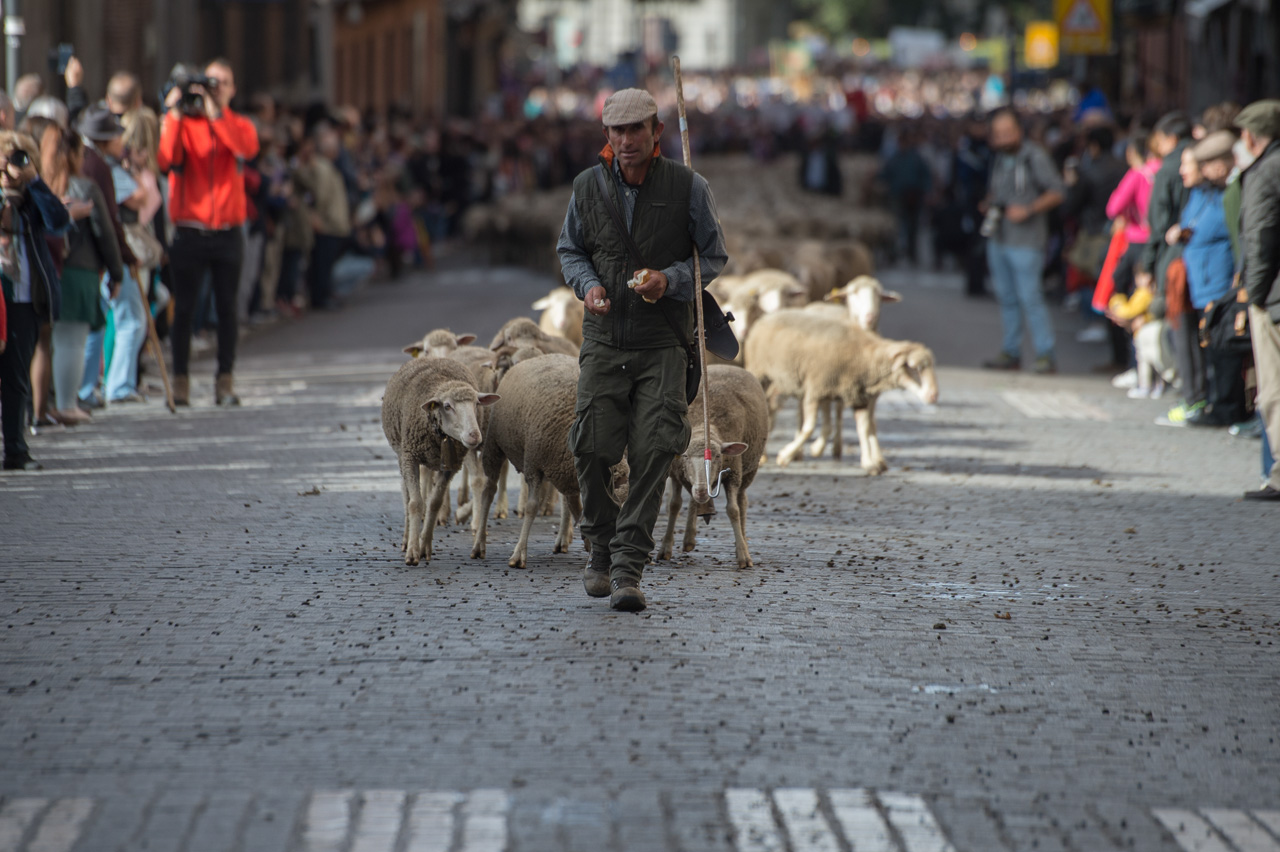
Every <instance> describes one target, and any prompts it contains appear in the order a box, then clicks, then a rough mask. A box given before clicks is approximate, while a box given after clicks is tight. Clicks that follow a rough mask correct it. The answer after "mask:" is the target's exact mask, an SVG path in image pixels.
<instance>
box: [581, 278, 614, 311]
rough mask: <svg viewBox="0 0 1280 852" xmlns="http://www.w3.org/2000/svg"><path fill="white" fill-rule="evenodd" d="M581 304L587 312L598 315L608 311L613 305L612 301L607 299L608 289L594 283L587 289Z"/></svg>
mask: <svg viewBox="0 0 1280 852" xmlns="http://www.w3.org/2000/svg"><path fill="white" fill-rule="evenodd" d="M583 304H584V306H585V307H586V309H587V313H591V314H595V315H596V316H598V317H602V316H604V315H605V314H607V313H609V309H610V308H611V307H613V303H612V302H610V301H609V293H608V291H607V290H605V289H604V287H601V286H600V285H596V286H595V287H592V288H591V289H590V290H588V291H587V298H586V299H584V300H583Z"/></svg>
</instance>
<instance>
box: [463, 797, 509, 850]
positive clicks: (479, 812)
mask: <svg viewBox="0 0 1280 852" xmlns="http://www.w3.org/2000/svg"><path fill="white" fill-rule="evenodd" d="M509 805H510V797H509V796H508V795H507V793H506V791H505V790H483V789H482V790H473V791H472V792H471V795H470V796H468V797H467V800H466V802H464V803H463V805H462V849H461V852H503V850H505V849H506V848H507V808H508V807H509Z"/></svg>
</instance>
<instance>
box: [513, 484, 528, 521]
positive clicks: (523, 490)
mask: <svg viewBox="0 0 1280 852" xmlns="http://www.w3.org/2000/svg"><path fill="white" fill-rule="evenodd" d="M528 513H529V481H528V480H526V479H524V478H521V480H520V499H519V500H518V501H517V502H516V517H517V518H523V517H524V516H525V515H527V514H528Z"/></svg>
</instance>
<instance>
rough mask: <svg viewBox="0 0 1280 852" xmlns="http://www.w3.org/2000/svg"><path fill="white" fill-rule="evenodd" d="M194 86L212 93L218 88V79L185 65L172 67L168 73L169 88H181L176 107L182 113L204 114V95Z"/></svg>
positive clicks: (191, 114) (190, 114)
mask: <svg viewBox="0 0 1280 852" xmlns="http://www.w3.org/2000/svg"><path fill="white" fill-rule="evenodd" d="M196 87H203V88H204V90H205V91H206V92H209V93H210V94H212V93H213V91H214V90H215V89H217V88H218V81H217V80H216V79H214V78H213V77H209V76H206V75H204V74H202V73H200V72H199V71H195V70H193V69H191V68H188V67H187V66H185V65H178V66H175V67H174V69H173V73H172V74H170V75H169V88H170V89H181V90H182V100H181V101H179V103H178V109H180V110H182V114H183V115H189V116H200V115H204V96H203V95H202V94H200V92H198V91H196Z"/></svg>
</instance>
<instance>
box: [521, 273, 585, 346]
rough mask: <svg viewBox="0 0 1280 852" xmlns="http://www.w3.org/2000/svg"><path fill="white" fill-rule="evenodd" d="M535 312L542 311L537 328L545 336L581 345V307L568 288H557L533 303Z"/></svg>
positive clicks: (580, 302)
mask: <svg viewBox="0 0 1280 852" xmlns="http://www.w3.org/2000/svg"><path fill="white" fill-rule="evenodd" d="M533 309H534V310H535V311H542V315H541V316H539V317H538V327H539V328H541V329H542V330H543V331H545V332H546V333H547V334H550V335H554V336H556V337H563V338H564V339H566V340H568V341H570V342H572V343H574V344H576V345H578V346H581V345H582V318H583V313H584V309H583V305H582V300H581V299H579V298H578V294H577V293H575V292H573V290H571V289H570V288H568V287H557V288H555V289H554V290H552V291H551V292H550V293H548V294H547V295H545V296H543V297H542V298H541V299H539V300H538V301H536V302H534V303H533Z"/></svg>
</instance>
